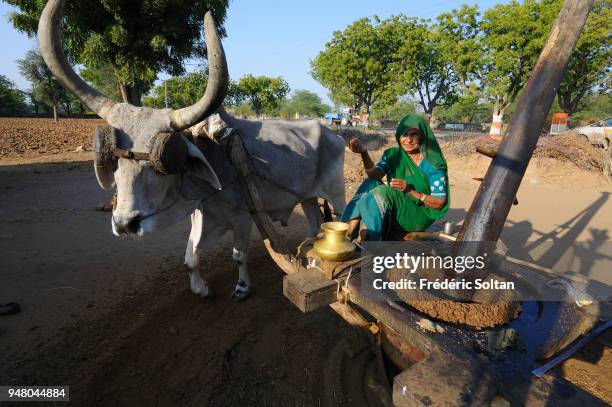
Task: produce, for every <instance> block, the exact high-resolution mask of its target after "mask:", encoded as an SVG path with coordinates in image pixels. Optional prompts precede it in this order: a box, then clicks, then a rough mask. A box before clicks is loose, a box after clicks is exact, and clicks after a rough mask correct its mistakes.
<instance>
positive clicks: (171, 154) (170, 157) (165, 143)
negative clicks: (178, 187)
mask: <svg viewBox="0 0 612 407" xmlns="http://www.w3.org/2000/svg"><path fill="white" fill-rule="evenodd" d="M118 132H119V130H117V129H116V128H114V127H111V126H98V127H96V129H95V131H94V140H93V151H94V170H95V173H96V178H97V180H98V183H99V184H100V186H101V187H102V189H106V190H108V189H112V188H113V187H114V185H115V176H114V173H115V170H117V161H118V159H119V158H125V159H128V160H145V161H149V162H150V163H151V165H152V166H153V169H154V170H155V171H156V172H157V173H159V174H160V175H168V174H177V173H179V172H181V171H183V169H184V168H185V163H186V162H187V145H186V144H185V140H183V136H182V135H181V133H158V134H156V135H155V136H153V139H152V141H151V143H150V149H149V152H136V151H130V150H124V149H121V148H118V147H117V140H118Z"/></svg>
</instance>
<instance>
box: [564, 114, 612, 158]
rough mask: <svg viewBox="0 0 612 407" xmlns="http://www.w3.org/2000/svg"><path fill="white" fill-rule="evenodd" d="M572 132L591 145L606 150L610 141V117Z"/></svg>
mask: <svg viewBox="0 0 612 407" xmlns="http://www.w3.org/2000/svg"><path fill="white" fill-rule="evenodd" d="M572 132H573V133H577V134H580V135H581V136H583V137H586V138H587V139H588V140H589V141H590V142H591V144H593V145H597V146H600V147H603V148H605V149H606V150H607V149H608V148H610V140H611V139H612V117H609V118H607V119H605V120H600V121H598V122H595V123H591V124H589V125H587V126H581V127H576V128H575V129H573V130H572Z"/></svg>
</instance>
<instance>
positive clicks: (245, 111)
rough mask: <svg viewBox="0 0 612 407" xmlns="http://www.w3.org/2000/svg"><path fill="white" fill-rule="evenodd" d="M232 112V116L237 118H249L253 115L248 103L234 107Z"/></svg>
mask: <svg viewBox="0 0 612 407" xmlns="http://www.w3.org/2000/svg"><path fill="white" fill-rule="evenodd" d="M233 110H234V114H235V115H236V116H239V117H251V116H254V115H255V112H254V111H253V109H252V108H251V104H250V103H241V104H239V105H237V106H235V107H234V109H233Z"/></svg>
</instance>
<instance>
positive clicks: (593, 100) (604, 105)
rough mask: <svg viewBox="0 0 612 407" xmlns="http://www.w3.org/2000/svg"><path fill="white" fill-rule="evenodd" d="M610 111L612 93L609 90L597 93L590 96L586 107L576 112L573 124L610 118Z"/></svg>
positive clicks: (611, 110) (611, 108) (611, 107)
mask: <svg viewBox="0 0 612 407" xmlns="http://www.w3.org/2000/svg"><path fill="white" fill-rule="evenodd" d="M610 112H612V94H610V93H609V92H607V93H606V92H601V93H595V94H593V95H590V96H588V97H587V98H586V102H585V103H584V107H583V108H582V109H581V110H579V111H578V112H576V113H575V114H574V116H573V117H572V125H580V124H581V123H584V124H586V123H590V122H594V121H596V120H601V119H605V118H608V117H610V116H611V114H610Z"/></svg>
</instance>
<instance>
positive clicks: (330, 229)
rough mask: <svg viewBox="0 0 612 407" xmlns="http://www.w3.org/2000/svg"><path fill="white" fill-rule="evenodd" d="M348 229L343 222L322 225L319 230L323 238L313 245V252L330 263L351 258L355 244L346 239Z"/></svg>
mask: <svg viewBox="0 0 612 407" xmlns="http://www.w3.org/2000/svg"><path fill="white" fill-rule="evenodd" d="M348 227H349V225H348V224H347V223H344V222H325V223H323V224H322V225H321V229H322V230H323V233H324V235H325V236H324V237H323V238H322V239H318V240H317V241H316V242H315V243H314V245H313V250H314V252H315V253H316V254H317V255H318V256H319V257H321V258H323V259H325V260H330V261H343V260H346V259H348V258H349V257H351V255H352V254H353V252H354V251H355V244H354V243H353V242H351V241H349V240H348V238H347V237H346V231H347V230H348Z"/></svg>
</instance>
